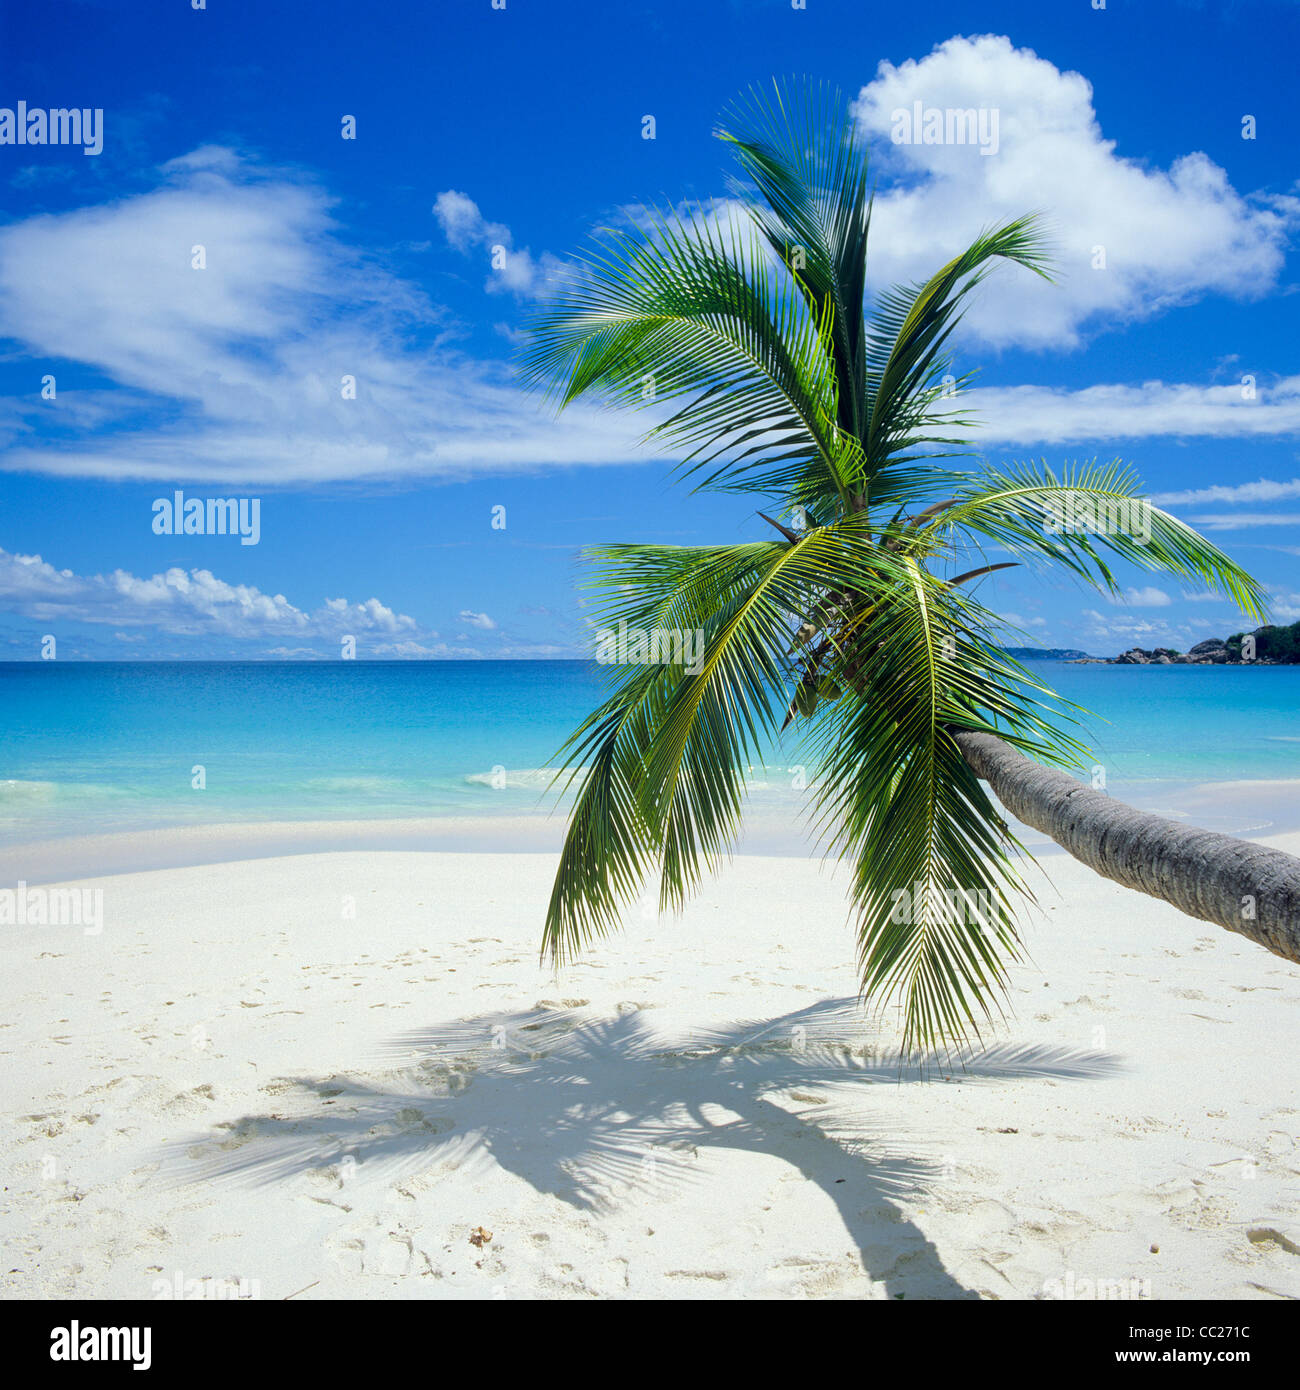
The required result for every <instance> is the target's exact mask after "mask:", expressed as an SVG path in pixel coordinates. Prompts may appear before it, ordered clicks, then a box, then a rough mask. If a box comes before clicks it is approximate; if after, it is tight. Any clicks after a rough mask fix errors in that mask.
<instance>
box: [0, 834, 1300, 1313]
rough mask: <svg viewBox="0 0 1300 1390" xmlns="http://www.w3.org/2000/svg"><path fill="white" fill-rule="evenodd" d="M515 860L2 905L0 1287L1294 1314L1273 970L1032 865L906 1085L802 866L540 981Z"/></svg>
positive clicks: (1289, 982) (367, 856)
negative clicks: (1010, 913) (19, 910)
mask: <svg viewBox="0 0 1300 1390" xmlns="http://www.w3.org/2000/svg"><path fill="white" fill-rule="evenodd" d="M1274 843H1279V844H1280V845H1281V846H1282V847H1283V848H1288V849H1290V850H1291V851H1292V852H1300V838H1297V837H1292V838H1289V839H1283V840H1278V841H1274ZM553 866H554V859H553V856H552V855H550V854H512V855H493V854H455V853H417V852H409V851H402V852H382V851H377V850H366V851H364V852H354V853H330V854H313V855H297V856H288V857H283V858H270V859H265V858H264V859H255V860H245V861H242V862H236V863H225V864H217V865H212V864H207V865H199V866H193V867H185V868H168V869H162V870H157V871H151V872H139V873H131V874H122V875H117V876H111V877H104V878H100V879H96V880H95V881H94V884H93V886H94V887H99V888H102V889H103V909H104V917H103V930H102V932H100V933H99V934H97V935H94V934H87V933H86V932H84V931H83V930H82V929H80V928H78V927H75V926H32V925H29V926H7V927H4V928H0V950H2V951H3V956H2V959H3V968H4V1005H5V1007H4V1010H3V1021H0V1076H2V1077H3V1081H2V1082H0V1110H2V1112H3V1113H2V1116H0V1142H3V1148H4V1153H5V1171H6V1176H5V1179H4V1192H3V1194H2V1200H3V1207H2V1210H0V1242H2V1243H3V1251H4V1259H3V1272H2V1273H0V1290H2V1291H3V1293H4V1295H6V1296H8V1297H54V1298H61V1297H72V1296H76V1297H95V1298H99V1297H120V1298H140V1299H149V1298H157V1297H166V1296H175V1295H177V1294H184V1295H187V1296H190V1297H196V1296H207V1297H217V1296H223V1295H235V1294H240V1293H242V1294H243V1295H245V1296H258V1297H261V1298H267V1299H270V1298H286V1297H291V1296H293V1297H299V1298H309V1299H310V1298H330V1297H350V1298H482V1297H493V1298H521V1297H523V1298H569V1297H572V1298H592V1297H612V1298H622V1297H635V1298H665V1297H687V1298H737V1297H743V1298H804V1297H813V1298H896V1297H903V1298H908V1299H917V1298H936V1297H938V1298H998V1299H1008V1298H1010V1299H1036V1298H1051V1297H1074V1298H1089V1297H1096V1296H1104V1297H1117V1296H1136V1297H1149V1298H1185V1297H1211V1298H1224V1299H1237V1298H1296V1297H1300V1184H1298V1182H1297V1179H1298V1178H1300V1139H1298V1138H1297V1135H1298V1133H1300V1046H1297V1043H1298V1042H1300V968H1297V967H1295V966H1292V965H1289V964H1287V963H1286V962H1284V961H1281V960H1279V959H1277V958H1276V957H1274V956H1271V955H1269V954H1268V953H1267V952H1265V951H1263V950H1262V949H1261V948H1259V947H1257V946H1255V945H1253V944H1251V943H1250V942H1248V941H1246V940H1244V939H1242V938H1239V937H1235V936H1232V935H1230V934H1229V933H1226V932H1224V931H1222V930H1220V929H1219V928H1217V927H1213V926H1210V925H1207V924H1205V923H1200V922H1195V921H1192V920H1191V919H1189V918H1186V917H1183V916H1182V915H1181V914H1179V913H1177V912H1176V911H1174V910H1173V909H1172V908H1169V907H1167V906H1165V905H1164V904H1161V903H1157V902H1154V901H1152V900H1150V899H1147V898H1143V897H1141V896H1140V895H1137V894H1133V893H1130V892H1128V891H1127V890H1125V889H1122V888H1119V887H1117V886H1115V885H1113V884H1110V883H1107V882H1105V881H1103V880H1100V879H1098V878H1096V877H1095V876H1094V875H1092V874H1091V873H1090V872H1089V871H1088V870H1087V869H1085V868H1083V867H1082V866H1081V865H1078V864H1076V863H1074V862H1073V861H1071V860H1068V859H1065V858H1062V857H1057V858H1053V859H1052V860H1051V861H1050V863H1049V864H1048V865H1047V866H1046V867H1047V868H1048V870H1049V872H1050V874H1051V875H1052V880H1053V882H1054V884H1055V888H1056V890H1057V891H1056V892H1053V891H1052V890H1045V891H1044V892H1043V893H1042V895H1041V896H1042V904H1043V906H1042V910H1041V912H1039V913H1037V914H1032V915H1030V914H1027V915H1026V917H1025V919H1024V921H1023V924H1022V926H1023V930H1024V932H1025V935H1026V938H1027V941H1028V944H1029V947H1030V950H1031V952H1032V956H1033V959H1032V961H1031V962H1029V963H1027V964H1025V965H1024V966H1021V967H1017V969H1016V971H1015V975H1014V990H1013V995H1012V1001H1011V1002H1012V1006H1013V1008H1014V1016H1013V1017H1012V1018H1010V1019H1009V1020H1008V1022H1007V1023H1006V1025H1005V1026H1004V1027H1003V1028H1002V1029H1001V1030H1000V1031H999V1032H998V1034H997V1035H996V1037H991V1038H990V1039H989V1040H988V1046H987V1048H986V1049H985V1050H983V1051H981V1052H979V1053H976V1054H973V1055H972V1056H971V1057H969V1058H968V1059H967V1060H966V1065H965V1067H964V1068H961V1067H956V1066H946V1067H938V1068H936V1069H933V1070H932V1072H931V1074H930V1076H929V1078H928V1079H921V1078H920V1077H918V1075H917V1074H916V1073H915V1072H907V1073H904V1074H901V1075H900V1072H899V1068H898V1065H897V1060H896V1048H897V1030H896V1021H895V1020H892V1019H888V1018H887V1019H885V1020H883V1021H877V1022H876V1023H875V1024H872V1023H871V1022H870V1021H869V1020H867V1019H865V1018H864V1016H863V1015H862V1013H861V1011H860V1010H858V1009H857V1007H856V1005H855V1004H854V1003H853V995H854V993H855V990H856V974H855V966H854V943H853V939H852V935H851V932H850V931H849V929H848V927H847V925H846V913H845V906H844V898H843V893H842V885H841V884H839V883H837V881H836V878H835V875H834V874H832V873H831V872H829V871H825V870H823V869H822V868H821V866H820V865H818V864H817V863H815V862H811V861H808V860H803V859H781V858H764V857H758V856H751V857H742V858H739V859H737V861H736V862H735V864H734V865H733V866H732V867H731V868H730V869H729V870H727V871H726V872H724V874H723V875H722V876H721V877H720V878H719V879H718V880H717V881H716V882H714V883H713V884H712V885H710V886H709V887H708V888H707V889H706V891H705V892H704V894H703V895H702V897H701V898H700V899H699V900H698V901H697V902H695V903H694V904H693V905H692V906H691V907H690V908H689V909H688V910H687V912H686V913H685V914H684V915H683V916H682V917H681V918H680V919H671V918H662V919H657V918H656V916H655V914H654V912H653V911H652V910H651V909H650V908H649V907H648V906H643V907H640V908H636V909H634V910H633V912H632V913H631V914H630V916H629V921H628V924H627V930H626V932H625V933H624V934H622V935H619V936H616V937H613V938H611V939H610V940H609V941H607V942H605V943H603V944H602V945H600V946H599V947H598V948H597V949H594V950H593V951H592V952H591V953H590V954H589V955H588V956H587V957H586V958H584V959H583V960H582V961H581V962H579V963H577V964H574V965H572V966H568V967H566V968H565V969H564V971H563V972H562V974H561V975H560V976H559V977H558V978H557V977H556V976H555V975H554V974H553V973H552V972H551V971H550V970H549V969H546V968H543V967H541V966H540V965H539V963H538V958H537V946H538V933H539V924H540V921H541V918H542V913H543V910H544V906H545V902H546V897H547V894H548V891H549V886H550V876H551V873H552V871H553ZM79 886H82V887H86V886H92V885H90V884H82V885H79ZM1058 893H1059V896H1058Z"/></svg>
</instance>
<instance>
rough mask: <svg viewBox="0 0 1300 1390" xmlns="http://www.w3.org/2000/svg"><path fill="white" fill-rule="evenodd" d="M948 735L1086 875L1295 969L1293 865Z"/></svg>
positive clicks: (986, 742) (1011, 754) (994, 747)
mask: <svg viewBox="0 0 1300 1390" xmlns="http://www.w3.org/2000/svg"><path fill="white" fill-rule="evenodd" d="M953 737H954V738H955V739H956V741H957V746H958V747H959V748H960V749H961V752H962V756H963V757H964V758H965V759H966V763H967V765H968V766H969V767H970V768H971V770H972V771H973V772H974V773H975V774H976V776H978V777H982V778H983V779H984V780H985V781H986V782H987V783H988V784H989V786H990V787H991V788H992V789H993V792H994V794H995V795H996V796H997V798H998V800H999V801H1000V802H1001V803H1002V805H1003V806H1004V807H1005V808H1006V809H1007V810H1008V811H1009V812H1010V813H1011V814H1012V815H1013V816H1015V817H1016V819H1017V820H1020V821H1023V822H1024V823H1025V824H1026V825H1032V826H1033V827H1034V829H1035V830H1041V831H1042V832H1043V834H1044V835H1050V836H1051V837H1052V839H1053V840H1055V841H1056V843H1057V844H1058V845H1061V846H1063V847H1064V848H1065V849H1067V850H1069V852H1070V853H1071V854H1072V855H1074V857H1075V858H1076V859H1079V860H1082V862H1083V863H1085V864H1087V865H1088V867H1089V868H1091V869H1095V870H1096V871H1097V872H1098V873H1099V874H1103V875H1104V876H1105V877H1106V878H1110V879H1114V880H1115V882H1116V883H1122V884H1123V885H1124V886H1125V887H1126V888H1136V889H1137V890H1138V892H1139V893H1148V894H1150V895H1151V897H1153V898H1163V899H1164V900H1165V902H1167V903H1172V904H1173V905H1174V906H1175V907H1176V908H1178V909H1179V911H1181V912H1185V913H1187V915H1188V916H1189V917H1199V918H1201V919H1202V920H1203V921H1206V922H1215V923H1217V924H1218V925H1219V926H1221V927H1226V928H1227V929H1228V930H1229V931H1235V932H1240V933H1241V935H1242V936H1248V937H1249V938H1250V939H1251V940H1252V941H1255V942H1258V943H1259V945H1261V946H1264V947H1267V949H1268V950H1270V951H1272V952H1273V954H1274V955H1278V956H1282V957H1283V958H1284V959H1286V960H1292V961H1297V962H1300V859H1297V858H1295V857H1294V856H1292V855H1290V854H1284V853H1283V852H1282V851H1281V850H1276V849H1268V848H1266V847H1265V846H1263V845H1257V844H1252V843H1251V842H1250V841H1248V840H1234V839H1233V838H1232V837H1231V836H1230V835H1218V834H1216V833H1215V832H1214V831H1212V830H1197V829H1195V828H1194V827H1192V826H1188V825H1177V824H1175V823H1174V822H1173V821H1168V820H1164V819H1163V818H1162V817H1160V816H1153V815H1150V814H1148V813H1147V812H1146V811H1135V810H1134V809H1133V808H1132V807H1131V806H1126V805H1125V804H1124V803H1123V802H1122V801H1114V800H1112V799H1111V798H1110V797H1109V796H1106V795H1105V794H1104V793H1103V792H1099V791H1094V790H1093V789H1092V788H1091V787H1088V786H1085V785H1084V784H1083V783H1081V782H1078V781H1076V780H1075V779H1074V778H1073V777H1070V776H1069V775H1067V774H1066V773H1064V772H1059V771H1057V770H1055V769H1053V768H1048V767H1043V766H1041V765H1040V764H1039V763H1036V762H1032V761H1031V760H1030V759H1029V758H1026V757H1025V756H1024V754H1023V753H1020V752H1018V751H1017V750H1016V749H1014V748H1012V747H1011V746H1010V745H1009V744H1006V743H1004V742H1003V741H1002V740H1001V739H999V738H994V737H993V736H992V735H990V734H977V733H971V732H969V731H967V730H954V731H953Z"/></svg>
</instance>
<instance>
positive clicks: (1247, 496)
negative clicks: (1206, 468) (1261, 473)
mask: <svg viewBox="0 0 1300 1390" xmlns="http://www.w3.org/2000/svg"><path fill="white" fill-rule="evenodd" d="M1285 497H1300V478H1292V479H1291V481H1290V482H1287V483H1279V482H1274V481H1272V480H1271V479H1269V478H1260V479H1259V480H1258V481H1256V482H1253V483H1233V484H1230V485H1226V486H1225V485H1223V484H1219V483H1215V484H1213V485H1212V486H1210V487H1198V488H1190V489H1188V490H1187V491H1186V492H1159V493H1156V494H1155V495H1154V496H1153V497H1152V498H1151V500H1152V501H1153V502H1154V503H1155V504H1156V505H1157V506H1159V507H1174V506H1180V505H1184V506H1185V505H1194V504H1195V503H1198V502H1228V503H1236V502H1276V501H1278V500H1279V499H1281V498H1285Z"/></svg>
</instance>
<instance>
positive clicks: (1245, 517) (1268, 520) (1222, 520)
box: [1188, 512, 1300, 531]
mask: <svg viewBox="0 0 1300 1390" xmlns="http://www.w3.org/2000/svg"><path fill="white" fill-rule="evenodd" d="M1188 521H1189V522H1190V523H1191V524H1192V525H1193V526H1204V527H1206V528H1207V529H1208V530H1211V531H1236V530H1244V529H1245V528H1246V527H1248V526H1300V512H1216V513H1212V514H1211V515H1209V516H1193V517H1188Z"/></svg>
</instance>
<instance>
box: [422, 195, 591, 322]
mask: <svg viewBox="0 0 1300 1390" xmlns="http://www.w3.org/2000/svg"><path fill="white" fill-rule="evenodd" d="M433 215H434V216H435V217H436V218H437V219H438V225H439V226H440V227H441V228H442V231H443V235H444V236H445V237H446V238H447V241H448V242H449V243H450V244H451V245H452V246H453V247H454V248H455V249H456V250H457V251H460V252H462V253H463V254H465V255H467V256H470V255H475V254H478V255H481V256H482V257H483V259H484V262H485V264H486V265H487V267H488V277H487V281H486V287H487V289H488V290H489V291H491V292H492V293H501V292H502V291H508V292H509V293H511V294H516V295H519V296H520V297H521V298H524V299H533V298H536V297H538V296H540V295H544V294H546V293H547V289H548V282H549V280H550V279H551V277H553V276H555V275H556V274H557V273H560V272H561V271H562V270H563V267H564V262H563V261H561V260H560V259H559V258H558V257H557V256H553V255H551V254H550V252H549V251H544V252H543V253H542V254H541V256H540V257H539V258H538V259H534V258H533V254H532V252H531V251H530V250H529V249H528V248H527V247H526V246H522V247H518V248H516V246H515V244H514V237H513V236H512V235H511V232H510V228H509V227H507V226H506V225H505V224H504V223H503V222H489V221H488V220H487V219H486V218H485V217H484V216H483V214H482V213H481V212H480V211H479V207H478V204H477V203H476V202H475V201H474V200H473V199H472V198H470V197H468V196H467V195H466V194H464V193H458V192H457V191H456V190H455V189H454V188H449V189H447V190H446V191H445V192H443V193H439V194H438V197H437V200H436V201H435V202H434V205H433Z"/></svg>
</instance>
